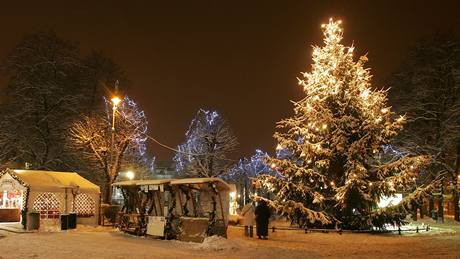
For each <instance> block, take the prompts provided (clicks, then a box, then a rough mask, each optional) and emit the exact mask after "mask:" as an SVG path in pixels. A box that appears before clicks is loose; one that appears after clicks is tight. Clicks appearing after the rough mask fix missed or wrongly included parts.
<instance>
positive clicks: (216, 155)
mask: <svg viewBox="0 0 460 259" xmlns="http://www.w3.org/2000/svg"><path fill="white" fill-rule="evenodd" d="M185 136H186V140H185V143H183V144H181V145H179V147H178V149H179V151H180V152H179V153H177V154H176V156H175V157H174V161H175V162H176V168H177V170H178V172H179V173H180V174H182V175H186V176H194V177H216V176H220V175H223V174H226V173H227V172H228V169H229V168H230V166H231V165H232V163H233V162H232V160H231V159H229V158H228V155H229V154H230V153H231V152H233V151H235V149H236V146H237V144H238V142H237V140H236V136H235V135H234V134H233V132H232V130H231V128H230V125H229V124H228V123H227V122H226V121H225V120H224V119H223V118H222V117H221V116H220V115H219V114H218V113H217V112H216V111H206V110H203V109H200V110H198V112H197V114H196V116H195V118H194V119H193V120H192V123H191V124H190V127H189V129H188V131H187V133H186V134H185Z"/></svg>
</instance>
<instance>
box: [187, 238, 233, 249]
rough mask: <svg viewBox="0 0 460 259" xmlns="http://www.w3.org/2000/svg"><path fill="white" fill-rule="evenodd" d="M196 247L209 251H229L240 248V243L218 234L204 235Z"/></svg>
mask: <svg viewBox="0 0 460 259" xmlns="http://www.w3.org/2000/svg"><path fill="white" fill-rule="evenodd" d="M195 248H196V249H200V250H211V251H229V250H236V249H239V248H240V245H239V244H238V243H237V242H236V241H233V240H228V239H226V238H223V237H220V236H210V237H206V238H205V239H204V241H203V243H200V244H197V245H196V247H195Z"/></svg>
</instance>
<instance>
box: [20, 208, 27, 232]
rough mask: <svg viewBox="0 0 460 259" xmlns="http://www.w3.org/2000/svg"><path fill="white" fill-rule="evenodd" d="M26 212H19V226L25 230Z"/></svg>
mask: <svg viewBox="0 0 460 259" xmlns="http://www.w3.org/2000/svg"><path fill="white" fill-rule="evenodd" d="M26 223H27V210H21V225H22V227H23V228H24V229H26V228H27V225H26Z"/></svg>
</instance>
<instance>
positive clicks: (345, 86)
mask: <svg viewBox="0 0 460 259" xmlns="http://www.w3.org/2000/svg"><path fill="white" fill-rule="evenodd" d="M341 23H342V22H341V21H334V20H333V19H330V20H329V23H327V24H323V25H322V26H321V27H322V30H323V34H324V45H323V46H321V47H318V46H315V47H313V55H312V61H313V62H312V65H311V70H310V71H308V72H304V73H301V77H300V78H298V83H299V86H301V87H302V89H303V92H304V94H305V97H304V98H303V99H302V100H300V101H297V102H294V116H293V117H291V118H287V119H284V120H282V121H280V122H279V123H278V124H277V129H278V131H277V132H276V133H275V134H274V137H275V139H276V140H277V142H278V143H279V144H278V145H277V147H276V150H277V153H279V152H283V153H284V155H283V156H278V157H270V158H268V159H267V163H268V164H269V165H270V166H271V168H272V169H273V170H276V171H277V172H279V174H280V175H282V177H275V176H273V175H268V174H265V175H260V176H259V177H258V178H257V181H256V183H257V187H258V188H264V189H266V190H268V191H270V192H271V193H273V196H270V197H271V198H270V199H268V198H267V197H260V196H256V197H255V199H264V200H266V201H267V202H268V203H269V205H270V206H271V207H273V208H274V209H275V210H276V211H277V212H278V213H280V214H282V215H284V216H287V217H288V218H290V219H291V220H293V221H294V222H296V223H298V224H299V225H300V226H311V225H316V226H337V225H340V226H341V227H343V228H349V229H368V228H372V227H383V226H384V225H385V224H387V223H389V224H400V223H402V222H403V219H404V217H405V215H406V214H407V211H408V209H409V208H410V204H412V203H413V202H414V201H416V200H417V199H421V197H422V196H424V195H427V191H428V190H429V189H430V188H432V185H429V186H419V187H418V188H417V190H416V191H415V192H414V193H412V194H411V195H408V196H407V197H406V198H405V200H404V201H403V202H402V203H400V205H399V206H394V207H388V208H384V209H378V208H377V203H378V202H379V200H380V199H381V198H382V197H383V196H392V195H394V194H395V193H396V192H400V191H409V190H413V189H414V183H415V179H416V176H417V174H418V172H419V170H420V168H421V167H422V166H423V165H424V164H425V163H426V162H427V160H428V157H424V156H416V157H410V156H403V157H400V158H398V159H395V160H393V161H390V162H384V161H383V162H382V160H381V159H379V154H381V152H383V147H385V145H389V144H390V143H391V139H392V138H393V137H394V136H396V135H397V133H398V132H399V131H400V130H401V129H402V126H403V124H404V122H405V117H404V116H396V114H395V113H394V112H392V110H391V107H390V106H388V104H387V91H386V90H377V89H376V88H375V87H372V86H371V81H370V80H371V74H370V71H369V69H368V68H365V67H364V64H365V62H366V61H367V60H368V59H367V57H366V56H361V57H359V58H358V59H357V60H355V59H354V57H353V52H354V49H355V48H354V46H350V47H346V46H344V45H342V44H341V41H342V38H343V37H342V34H343V31H342V27H341Z"/></svg>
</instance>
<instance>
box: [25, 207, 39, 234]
mask: <svg viewBox="0 0 460 259" xmlns="http://www.w3.org/2000/svg"><path fill="white" fill-rule="evenodd" d="M26 225H27V230H35V229H39V228H40V213H38V212H36V211H31V212H29V213H27V219H26Z"/></svg>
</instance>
